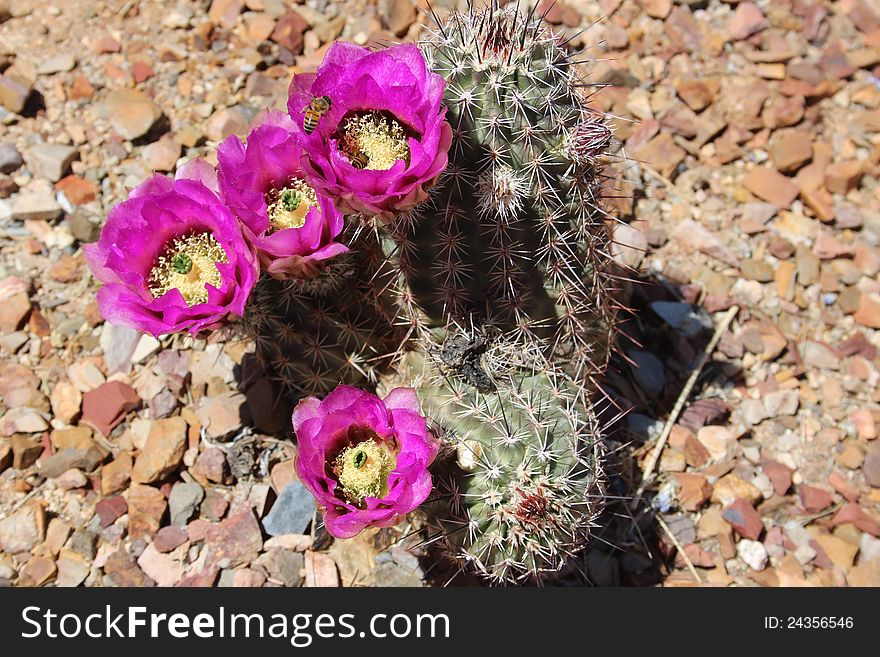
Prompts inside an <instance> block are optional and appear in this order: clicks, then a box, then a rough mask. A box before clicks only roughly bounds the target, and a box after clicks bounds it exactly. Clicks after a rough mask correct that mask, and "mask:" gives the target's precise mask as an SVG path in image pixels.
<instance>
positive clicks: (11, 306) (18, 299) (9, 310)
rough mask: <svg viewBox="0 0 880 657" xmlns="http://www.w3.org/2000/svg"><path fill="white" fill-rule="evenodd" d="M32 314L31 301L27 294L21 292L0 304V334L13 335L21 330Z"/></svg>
mask: <svg viewBox="0 0 880 657" xmlns="http://www.w3.org/2000/svg"><path fill="white" fill-rule="evenodd" d="M30 312H31V300H30V299H29V298H28V294H27V292H19V293H18V294H13V295H12V296H11V297H8V298H6V299H3V301H2V303H0V334H2V333H12V332H13V331H17V330H18V329H19V328H21V326H22V324H24V322H25V320H26V319H27V317H28V315H29V314H30Z"/></svg>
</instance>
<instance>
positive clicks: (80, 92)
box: [67, 75, 95, 100]
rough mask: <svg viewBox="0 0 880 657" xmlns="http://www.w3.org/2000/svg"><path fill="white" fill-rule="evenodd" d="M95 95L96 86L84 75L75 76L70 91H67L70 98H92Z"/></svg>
mask: <svg viewBox="0 0 880 657" xmlns="http://www.w3.org/2000/svg"><path fill="white" fill-rule="evenodd" d="M94 95H95V88H94V87H93V86H92V85H91V83H89V80H88V78H87V77H86V76H84V75H77V76H76V77H74V78H73V83H72V84H71V85H70V91H68V93H67V97H68V98H69V99H70V100H90V99H91V98H92V96H94Z"/></svg>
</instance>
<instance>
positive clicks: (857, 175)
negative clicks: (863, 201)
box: [825, 160, 863, 194]
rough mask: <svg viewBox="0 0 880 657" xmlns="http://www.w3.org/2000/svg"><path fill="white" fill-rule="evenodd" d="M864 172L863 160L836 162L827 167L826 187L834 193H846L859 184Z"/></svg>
mask: <svg viewBox="0 0 880 657" xmlns="http://www.w3.org/2000/svg"><path fill="white" fill-rule="evenodd" d="M862 173H863V169H862V163H861V162H858V161H855V160H853V161H850V162H835V163H834V164H831V165H829V166H828V168H827V169H825V187H826V188H827V189H828V191H829V192H831V193H832V194H846V193H847V192H848V191H850V190H851V189H855V188H856V187H858V186H859V181H860V180H861V179H862Z"/></svg>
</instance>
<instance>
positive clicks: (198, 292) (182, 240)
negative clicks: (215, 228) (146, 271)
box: [149, 232, 229, 306]
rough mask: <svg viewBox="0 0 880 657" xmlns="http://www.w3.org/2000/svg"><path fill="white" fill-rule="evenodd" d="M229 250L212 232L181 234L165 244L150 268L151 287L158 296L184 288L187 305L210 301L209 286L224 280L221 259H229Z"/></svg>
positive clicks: (219, 283) (223, 261)
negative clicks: (219, 264)
mask: <svg viewBox="0 0 880 657" xmlns="http://www.w3.org/2000/svg"><path fill="white" fill-rule="evenodd" d="M228 261H229V260H228V258H227V257H226V252H225V251H224V250H223V247H222V246H220V242H218V241H217V240H216V239H214V236H213V235H211V233H207V232H206V233H195V234H193V235H186V236H184V237H178V238H177V239H175V240H173V241H172V242H170V243H169V244H167V245H166V246H165V251H164V253H163V254H162V255H161V256H159V257H158V258H157V260H156V264H155V265H153V269H152V270H151V271H150V282H149V288H150V293H151V294H152V295H153V297H154V298H156V299H158V298H159V297H161V296H162V295H163V294H165V293H166V292H168V290H171V289H177V290H180V293H181V294H182V295H183V299H184V301H186V305H187V306H194V305H196V304H199V303H205V302H207V301H208V288H206V287H205V286H206V285H209V284H210V285H213V286H214V287H216V288H219V287H220V285H221V283H222V282H223V280H222V277H221V276H220V270H219V269H218V268H217V263H226V262H228Z"/></svg>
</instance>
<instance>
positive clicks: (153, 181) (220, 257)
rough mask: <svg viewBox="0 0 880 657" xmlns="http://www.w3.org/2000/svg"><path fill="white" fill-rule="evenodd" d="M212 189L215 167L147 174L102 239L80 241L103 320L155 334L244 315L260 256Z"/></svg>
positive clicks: (193, 330) (208, 325)
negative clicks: (173, 173) (94, 280)
mask: <svg viewBox="0 0 880 657" xmlns="http://www.w3.org/2000/svg"><path fill="white" fill-rule="evenodd" d="M212 187H213V188H214V189H216V177H215V176H214V170H213V168H212V167H211V166H209V165H208V164H207V163H205V162H203V161H201V160H194V161H192V162H189V163H188V164H187V165H185V166H184V167H181V169H179V170H178V172H177V176H176V178H175V179H174V180H172V179H170V178H167V177H165V176H161V175H153V176H152V177H150V178H148V179H147V180H146V181H144V182H143V183H141V184H140V185H138V186H137V187H135V188H134V189H133V190H132V191H131V193H130V194H129V197H128V200H126V201H124V202H122V203H120V204H118V205H117V206H116V207H114V208H113V210H111V211H110V214H109V216H108V217H107V223H106V224H105V225H104V228H103V230H102V231H101V237H100V238H99V240H98V241H97V242H96V243H94V244H88V245H86V246H85V247H83V251H84V252H85V256H86V260H87V262H88V263H89V267H90V268H91V270H92V274H93V275H94V277H95V278H97V279H98V280H99V281H101V282H102V283H103V284H104V286H103V287H102V288H101V289H100V290H99V291H98V306H99V308H100V310H101V315H102V316H103V317H104V319H106V320H107V321H108V322H111V323H113V324H121V325H123V326H130V327H132V328H135V329H138V330H140V331H144V332H146V333H150V334H152V335H154V336H158V335H161V334H163V333H174V332H178V331H189V332H190V333H193V334H195V333H198V332H199V331H203V330H208V329H213V328H217V327H219V326H220V325H222V324H223V323H224V322H225V321H227V320H228V319H229V318H230V317H235V316H241V315H243V314H244V307H245V304H246V303H247V300H248V297H249V296H250V293H251V290H252V289H253V287H254V284H255V283H256V281H257V278H258V277H259V273H260V267H259V262H258V261H257V257H256V254H255V253H254V250H253V248H252V247H251V246H250V245H249V244H248V242H247V241H245V238H244V236H243V234H242V232H241V228H240V224H239V222H238V220H237V219H236V218H235V217H234V216H233V215H232V213H231V212H230V211H229V210H228V209H227V208H226V206H224V205H223V203H222V202H221V201H220V198H219V197H218V196H217V195H216V193H215V192H214V191H212Z"/></svg>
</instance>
